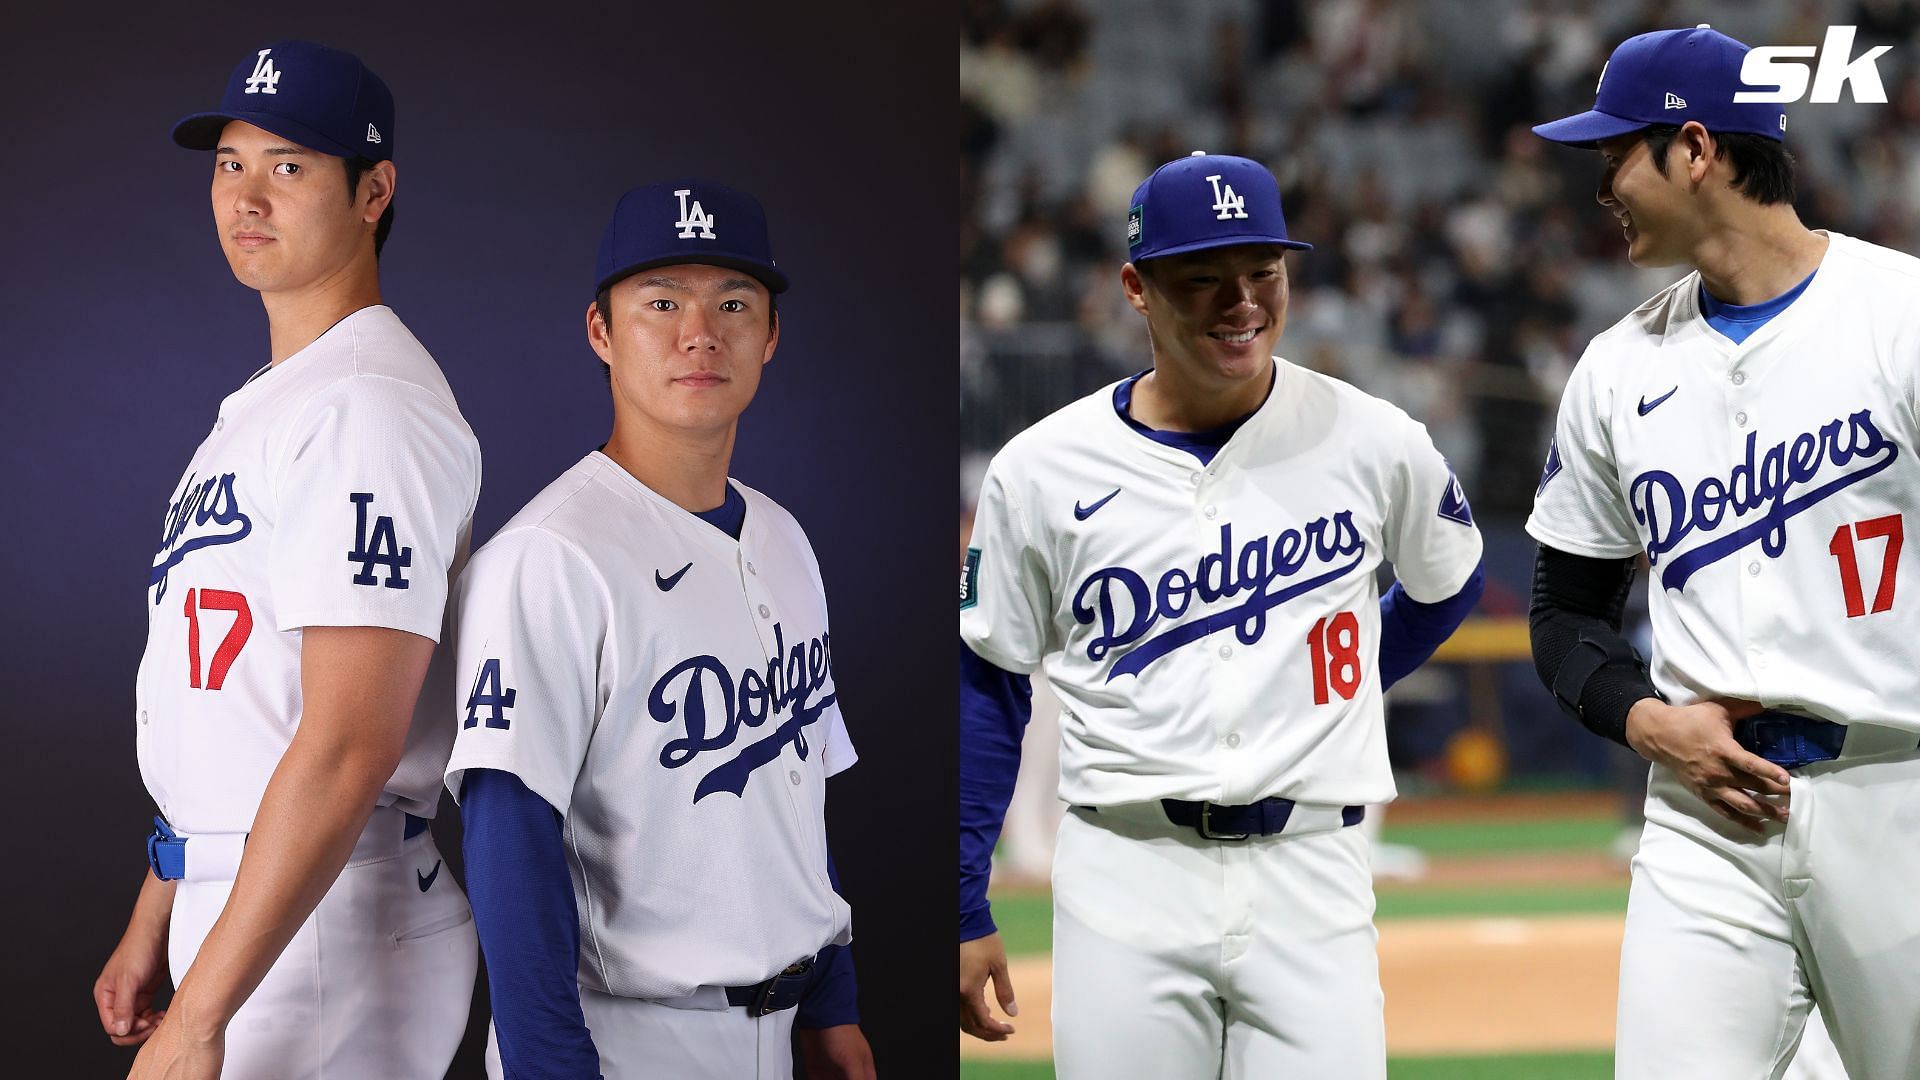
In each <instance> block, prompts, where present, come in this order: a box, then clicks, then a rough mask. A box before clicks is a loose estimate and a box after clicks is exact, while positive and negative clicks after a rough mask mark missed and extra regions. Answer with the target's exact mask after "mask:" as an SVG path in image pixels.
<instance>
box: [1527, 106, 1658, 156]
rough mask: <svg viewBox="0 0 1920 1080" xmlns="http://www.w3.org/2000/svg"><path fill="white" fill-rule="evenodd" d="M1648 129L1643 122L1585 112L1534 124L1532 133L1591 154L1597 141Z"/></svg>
mask: <svg viewBox="0 0 1920 1080" xmlns="http://www.w3.org/2000/svg"><path fill="white" fill-rule="evenodd" d="M1652 126H1653V125H1652V124H1649V123H1647V122H1645V121H1644V120H1629V119H1627V118H1626V117H1624V116H1615V115H1613V114H1612V113H1603V112H1601V111H1600V110H1598V109H1588V110H1587V111H1586V112H1583V113H1580V114H1578V115H1576V116H1569V117H1567V118H1566V119H1564V120H1554V121H1551V122H1549V123H1545V124H1535V125H1534V127H1533V133H1534V134H1535V135H1538V136H1540V137H1541V138H1543V139H1546V140H1548V141H1550V142H1557V143H1560V144H1561V145H1563V146H1577V147H1579V148H1581V149H1583V150H1591V149H1593V148H1594V144H1595V143H1597V142H1599V141H1600V140H1601V139H1611V138H1613V137H1614V136H1615V135H1631V134H1633V133H1634V132H1636V131H1644V130H1645V129H1647V128H1649V127H1652Z"/></svg>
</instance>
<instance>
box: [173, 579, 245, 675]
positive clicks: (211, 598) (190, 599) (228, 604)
mask: <svg viewBox="0 0 1920 1080" xmlns="http://www.w3.org/2000/svg"><path fill="white" fill-rule="evenodd" d="M196 600H198V601H199V602H198V604H197V605H196V604H195V601H196ZM202 611H231V612H233V625H232V626H230V627H228V628H227V636H226V637H224V638H221V639H220V647H219V648H217V649H215V650H213V663H211V664H209V665H208V666H207V689H209V690H218V689H220V687H221V686H222V685H223V684H224V683H225V682H226V681H227V671H228V670H229V669H230V668H232V667H233V661H234V658H235V657H237V656H239V655H240V647H241V646H242V645H245V644H246V643H247V635H249V634H251V633H253V610H252V609H251V608H249V607H247V598H246V597H244V596H242V595H240V594H239V593H237V592H228V591H226V590H225V589H188V590H187V610H186V616H187V681H188V682H189V683H190V684H191V685H192V686H193V688H194V689H195V690H198V689H200V612H202Z"/></svg>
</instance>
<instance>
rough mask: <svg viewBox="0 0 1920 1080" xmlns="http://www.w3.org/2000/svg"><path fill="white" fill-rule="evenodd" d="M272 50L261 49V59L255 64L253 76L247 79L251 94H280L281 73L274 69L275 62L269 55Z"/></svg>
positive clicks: (248, 91) (248, 89) (248, 90)
mask: <svg viewBox="0 0 1920 1080" xmlns="http://www.w3.org/2000/svg"><path fill="white" fill-rule="evenodd" d="M272 52H273V50H272V49H261V50H260V56H259V59H257V60H255V61H254V62H253V74H252V75H251V76H250V77H248V79H247V93H249V94H277V93H279V92H280V90H279V86H280V73H279V72H278V71H275V70H274V69H273V60H272V59H271V58H270V56H269V54H270V53H272Z"/></svg>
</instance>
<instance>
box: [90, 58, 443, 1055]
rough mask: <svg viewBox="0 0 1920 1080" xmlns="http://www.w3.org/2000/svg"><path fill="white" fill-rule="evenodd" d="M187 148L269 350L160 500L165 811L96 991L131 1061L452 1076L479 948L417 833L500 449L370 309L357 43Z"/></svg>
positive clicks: (363, 88) (158, 687)
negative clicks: (137, 1047) (452, 607)
mask: <svg viewBox="0 0 1920 1080" xmlns="http://www.w3.org/2000/svg"><path fill="white" fill-rule="evenodd" d="M173 137H174V141H176V142H177V143H179V144H180V145H182V146H185V147H188V148H190V149H195V150H201V151H207V152H209V153H210V155H211V160H210V162H209V164H210V166H211V173H212V176H211V188H212V208H213V220H214V227H215V230H216V231H217V233H218V235H219V238H220V246H221V250H222V251H223V252H224V253H225V254H226V258H227V263H228V265H229V266H230V267H231V268H232V270H233V274H234V276H235V277H236V278H238V279H239V280H240V282H241V283H242V284H244V285H246V286H248V287H249V288H252V289H254V290H256V291H257V292H259V294H260V300H261V303H262V304H263V305H264V306H265V308H266V313H267V327H268V336H269V342H270V346H271V349H270V352H271V358H270V360H269V362H268V363H267V365H266V366H265V367H262V368H261V369H260V370H259V371H257V372H255V373H254V374H253V376H252V377H251V378H250V379H248V380H247V381H246V382H245V384H244V385H242V386H241V387H240V388H239V389H237V390H235V391H234V392H233V393H232V394H230V395H228V396H227V397H226V399H225V400H224V401H222V402H221V403H220V405H219V409H218V413H217V415H216V416H215V417H214V418H213V420H212V424H211V431H210V432H209V434H208V435H207V436H206V438H205V440H204V441H202V442H201V444H200V447H199V449H197V450H196V451H195V452H194V455H193V459H192V461H191V462H190V463H189V464H188V466H187V470H186V475H185V477H184V478H183V479H182V480H181V481H180V483H179V485H178V486H177V487H176V488H175V489H174V493H173V495H172V497H171V498H170V499H169V501H168V503H167V507H166V516H165V521H164V523H163V528H162V534H161V538H160V544H159V547H158V550H157V551H156V552H155V554H154V559H153V568H152V574H151V577H150V578H149V585H148V591H147V599H148V604H147V614H148V630H147V647H146V653H145V655H144V656H142V658H141V661H140V671H139V676H138V680H137V682H136V699H137V700H136V703H135V708H136V720H137V723H136V725H135V729H134V730H135V733H136V738H137V745H138V749H139V757H140V772H141V776H142V777H143V779H144V780H145V781H146V785H147V790H148V792H149V793H151V794H152V796H153V799H154V801H155V803H156V804H158V806H159V808H160V813H161V815H162V816H161V818H160V819H159V820H158V821H157V822H156V825H157V829H156V832H155V833H154V835H153V837H152V838H151V839H150V840H149V841H148V845H147V859H148V863H149V868H148V872H147V874H146V875H145V878H144V882H143V885H142V887H141V890H140V895H139V899H138V900H137V901H136V903H135V907H134V913H133V918H132V919H131V921H130V922H129V924H128V927H127V930H126V934H125V936H124V937H123V938H122V939H121V941H120V945H119V947H118V948H117V949H116V950H115V951H114V953H113V956H112V957H111V958H110V959H109V960H108V961H107V964H106V967H105V968H104V970H102V972H101V973H100V977H99V979H98V981H97V982H96V983H95V985H94V999H95V1004H96V1006H97V1007H98V1009H99V1013H100V1020H101V1023H102V1025H103V1026H104V1027H105V1028H106V1030H107V1033H108V1035H109V1036H110V1037H111V1038H112V1039H113V1041H114V1042H116V1043H118V1044H121V1045H132V1044H136V1043H144V1044H145V1045H144V1046H143V1047H142V1049H141V1051H140V1054H139V1056H138V1058H137V1059H136V1060H135V1062H134V1065H133V1072H132V1076H133V1077H135V1078H140V1080H146V1078H161V1077H165V1078H168V1080H214V1078H216V1077H226V1078H227V1080H266V1078H273V1080H305V1078H316V1080H317V1078H319V1077H321V1076H328V1077H335V1076H369V1077H370V1076H381V1077H396V1078H405V1080H429V1078H431V1080H439V1078H440V1077H442V1076H443V1075H445V1072H446V1068H447V1065H448V1064H449V1062H451V1060H452V1058H453V1053H454V1050H455V1048H456V1047H457V1046H458V1044H459V1042H460V1036H461V1033H462V1032H463V1030H464V1029H465V1026H466V1020H467V1003H468V999H469V997H470V995H471V994H472V991H473V977H474V971H475V966H476V962H477V959H476V956H475V948H474V946H475V941H474V932H473V926H472V917H471V915H470V913H469V912H468V909H467V902H466V898H465V897H464V896H463V895H462V894H461V892H460V889H459V887H458V886H457V885H456V884H455V883H454V882H453V880H452V877H451V875H448V874H445V873H442V872H441V861H440V858H439V853H438V852H437V851H436V850H435V848H434V843H433V836H432V834H431V833H430V832H428V831H427V819H428V818H430V817H431V816H432V815H433V813H434V810H435V808H436V807H437V806H438V804H439V795H440V790H439V777H440V773H441V769H442V766H443V765H444V763H445V762H446V758H447V754H448V752H449V750H450V748H451V746H452V742H453V729H452V724H451V723H450V722H449V720H448V718H447V716H446V713H445V709H444V705H443V703H444V701H445V700H446V698H447V697H448V696H450V694H451V685H450V683H449V682H448V680H447V679H446V675H447V673H448V672H449V670H450V669H449V668H448V667H447V666H446V664H445V663H444V662H441V663H437V664H435V663H432V660H433V658H434V655H435V652H436V650H435V642H436V641H438V640H439V638H440V636H441V631H442V626H443V620H444V617H445V606H446V605H445V601H446V598H447V591H448V583H449V579H450V577H451V576H452V574H453V573H454V572H455V570H456V569H457V567H458V565H459V564H460V563H461V562H462V561H463V559H464V556H465V552H466V547H467V540H468V533H469V530H470V528H471V521H472V517H473V507H474V501H475V499H476V498H477V497H478V495H479V488H480V449H479V446H478V445H477V444H476V443H475V441H474V437H473V433H472V432H471V431H470V430H469V429H468V427H467V425H466V422H465V421H464V420H463V419H462V418H461V416H460V411H459V408H458V406H457V405H456V404H455V402H454V399H453V394H452V392H451V391H450V390H449V389H448V387H447V381H446V379H445V378H444V377H443V376H442V374H441V372H440V369H439V367H438V366H436V365H435V363H434V361H433V358H432V357H431V356H429V355H428V354H427V352H426V350H425V349H423V348H421V346H420V343H419V342H418V341H415V340H414V338H413V336H412V335H411V334H409V333H408V332H407V329H406V327H405V326H403V325H402V324H401V322H400V320H399V318H398V317H397V316H395V314H394V313H393V311H392V310H391V309H389V308H387V307H385V306H383V305H382V304H381V299H380V279H379V271H378V252H379V250H380V247H381V245H382V244H383V242H384V241H385V239H386V235H387V231H388V229H389V228H390V226H391V222H392V214H393V210H392V204H393V197H394V183H395V171H394V165H393V161H392V156H393V147H394V125H393V98H392V96H391V95H390V94H389V93H388V91H387V88H386V85H385V84H384V83H382V82H381V81H380V79H379V78H378V77H376V76H375V75H374V74H373V73H372V72H371V71H369V70H367V69H366V67H365V66H364V65H363V64H361V62H360V61H359V60H358V59H357V58H355V57H353V56H351V55H349V54H347V53H344V52H340V51H337V50H334V49H328V48H324V47H322V46H318V45H313V44H309V43H306V42H299V41H287V42H281V43H279V44H275V45H271V46H268V47H267V48H264V49H260V50H258V51H256V52H254V53H252V54H250V55H248V57H247V58H246V59H245V60H244V61H242V62H241V64H240V65H239V67H237V68H235V69H234V72H233V75H232V76H231V78H230V79H229V80H228V83H227V89H226V94H225V96H224V97H223V98H222V100H221V106H220V109H219V111H217V112H212V113H203V114H199V115H195V116H190V117H188V118H187V119H185V120H183V121H181V122H180V123H179V125H177V126H176V127H175V128H174V132H173ZM423 680H424V681H425V683H426V689H425V690H424V692H423V689H422V683H423ZM169 968H170V969H171V971H172V975H173V981H174V983H175V984H176V987H177V989H176V991H175V993H174V996H173V1000H172V1002H171V1005H170V1007H169V1008H168V1009H167V1010H166V1011H165V1012H159V1011H156V1010H154V1009H153V1007H152V1002H153V996H154V993H155V991H156V990H157V989H158V988H159V986H160V983H161V982H162V981H163V980H164V979H165V977H166V973H167V971H168V969H169Z"/></svg>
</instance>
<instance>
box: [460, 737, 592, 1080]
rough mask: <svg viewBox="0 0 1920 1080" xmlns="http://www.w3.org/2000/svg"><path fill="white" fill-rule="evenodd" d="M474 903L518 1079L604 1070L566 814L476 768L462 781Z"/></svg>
mask: <svg viewBox="0 0 1920 1080" xmlns="http://www.w3.org/2000/svg"><path fill="white" fill-rule="evenodd" d="M460 815H461V821H462V823H463V824H464V826H465V829H466V835H465V839H464V840H463V841H462V844H461V852H462V853H463V854H464V855H465V856H466V861H467V899H468V902H469V903H471V904H472V905H473V924H474V929H475V931H476V932H478V934H479V937H480V951H481V953H482V954H483V955H484V956H485V957H486V961H487V984H488V991H489V996H490V998H491V1000H492V1003H493V1026H494V1033H495V1036H496V1038H497V1039H498V1041H499V1044H500V1063H501V1065H502V1067H503V1068H504V1069H505V1071H506V1075H507V1076H508V1077H509V1078H510V1080H581V1078H582V1077H594V1078H596V1080H597V1078H598V1077H599V1076H600V1054H599V1051H598V1050H597V1049H596V1048H595V1047H594V1045H593V1036H592V1034H591V1033H590V1032H589V1031H588V1030H587V1021H586V1017H585V1016H584V1015H583V1014H582V1013H581V1011H580V983H579V974H578V973H579V968H580V915H579V909H578V908H576V907H575V906H574V900H573V876H572V874H571V873H570V872H569V871H568V870H567V856H566V849H565V847H564V846H563V845H564V841H563V840H562V828H561V820H560V814H559V812H558V811H556V810H555V809H554V808H553V807H552V806H551V805H550V804H548V802H547V801H546V800H545V799H542V798H541V797H540V796H538V795H535V794H534V793H533V792H532V791H530V790H528V788H527V786H526V784H524V783H522V782H521V780H520V778H519V777H518V776H515V775H513V774H512V773H510V772H502V771H500V770H498V769H469V770H467V773H466V779H465V780H464V781H463V783H462V786H461V794H460Z"/></svg>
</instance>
